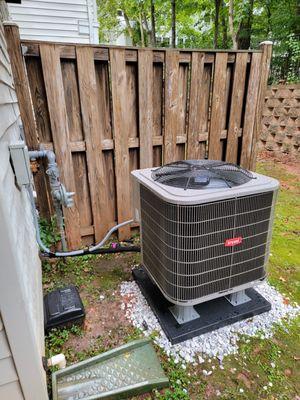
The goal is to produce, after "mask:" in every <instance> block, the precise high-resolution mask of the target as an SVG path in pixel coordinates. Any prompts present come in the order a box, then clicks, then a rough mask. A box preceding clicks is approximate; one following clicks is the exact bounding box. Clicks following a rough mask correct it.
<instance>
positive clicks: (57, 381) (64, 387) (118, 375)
mask: <svg viewBox="0 0 300 400" xmlns="http://www.w3.org/2000/svg"><path fill="white" fill-rule="evenodd" d="M167 385H168V379H167V377H166V376H165V374H164V372H163V370H162V368H161V365H160V362H159V360H158V358H157V355H156V353H155V350H154V348H153V346H152V344H151V341H150V340H149V339H142V340H136V341H134V342H131V343H128V344H126V345H124V346H121V347H119V348H117V349H114V350H110V351H108V352H106V353H103V354H100V355H99V356H96V357H93V358H90V359H88V360H86V361H83V362H80V363H78V364H75V365H72V366H70V367H68V368H65V369H63V370H60V371H57V372H54V373H53V374H52V388H53V400H79V399H82V400H96V399H112V400H113V399H126V398H128V397H130V396H133V395H136V394H140V393H145V392H148V391H150V390H152V389H154V388H157V389H160V388H163V387H166V386H167Z"/></svg>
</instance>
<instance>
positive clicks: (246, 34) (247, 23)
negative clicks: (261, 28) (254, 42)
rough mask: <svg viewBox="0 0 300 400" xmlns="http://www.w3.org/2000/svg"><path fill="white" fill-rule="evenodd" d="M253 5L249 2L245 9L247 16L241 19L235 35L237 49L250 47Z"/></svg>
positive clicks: (252, 1)
mask: <svg viewBox="0 0 300 400" xmlns="http://www.w3.org/2000/svg"><path fill="white" fill-rule="evenodd" d="M253 3H254V0H250V1H249V3H248V7H247V15H245V17H243V18H242V20H241V24H240V29H239V31H238V35H237V45H238V48H239V49H245V50H247V49H249V48H250V45H251V34H252V22H253Z"/></svg>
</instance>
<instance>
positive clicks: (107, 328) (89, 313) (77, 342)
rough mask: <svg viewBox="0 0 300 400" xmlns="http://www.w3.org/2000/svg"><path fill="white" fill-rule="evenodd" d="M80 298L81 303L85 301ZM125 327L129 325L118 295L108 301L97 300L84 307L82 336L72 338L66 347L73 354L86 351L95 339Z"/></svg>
mask: <svg viewBox="0 0 300 400" xmlns="http://www.w3.org/2000/svg"><path fill="white" fill-rule="evenodd" d="M112 297H114V298H112ZM82 298H83V301H84V300H86V298H85V296H82ZM126 325H129V323H128V320H127V319H126V318H125V315H124V311H123V310H122V309H121V299H120V297H119V295H117V294H116V295H115V296H110V297H109V298H108V299H104V300H102V301H101V300H99V301H98V302H94V304H93V305H92V306H88V307H86V317H85V321H84V326H83V335H82V336H79V337H78V336H76V337H75V336H74V337H72V338H71V339H70V340H69V341H68V342H67V343H66V346H67V347H71V348H73V350H74V351H75V352H78V351H86V350H88V349H89V348H91V346H92V345H93V344H94V343H95V342H96V341H97V339H99V338H101V337H103V336H108V337H109V335H110V333H111V332H113V331H115V330H116V329H118V328H120V327H124V326H126Z"/></svg>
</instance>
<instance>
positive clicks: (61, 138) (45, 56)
mask: <svg viewBox="0 0 300 400" xmlns="http://www.w3.org/2000/svg"><path fill="white" fill-rule="evenodd" d="M40 53H41V60H42V66H43V74H44V80H45V87H46V95H47V99H48V107H49V115H50V122H51V130H52V137H53V143H54V149H55V153H56V157H57V162H58V163H59V164H60V165H61V167H62V168H61V178H62V181H63V182H64V183H65V184H66V187H67V188H68V190H69V191H70V192H75V190H76V188H75V179H74V170H73V162H72V154H71V150H70V146H69V143H70V135H69V127H68V120H67V109H66V103H65V94H64V86H63V79H62V71H61V68H60V60H59V52H58V50H57V47H56V46H55V45H51V44H45V45H41V46H40ZM79 206H80V205H79V203H78V200H77V199H76V197H75V200H74V207H72V208H65V210H64V218H65V230H66V235H67V238H68V243H69V245H70V247H78V246H80V244H81V235H80V223H79V212H78V209H79Z"/></svg>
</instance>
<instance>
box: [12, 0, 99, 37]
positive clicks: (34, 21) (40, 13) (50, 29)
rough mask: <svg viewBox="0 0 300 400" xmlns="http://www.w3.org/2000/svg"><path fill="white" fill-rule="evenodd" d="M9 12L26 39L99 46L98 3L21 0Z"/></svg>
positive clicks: (66, 0) (88, 0) (74, 0)
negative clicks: (97, 44)
mask: <svg viewBox="0 0 300 400" xmlns="http://www.w3.org/2000/svg"><path fill="white" fill-rule="evenodd" d="M9 12H10V15H11V18H12V20H13V21H15V22H17V24H18V25H19V27H20V36H21V38H23V39H32V40H47V41H54V42H76V43H98V33H97V26H98V24H97V9H96V2H95V0H62V1H58V0H55V1H53V0H22V4H9Z"/></svg>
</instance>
